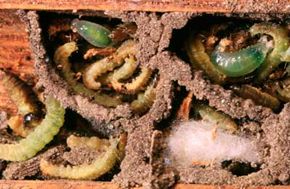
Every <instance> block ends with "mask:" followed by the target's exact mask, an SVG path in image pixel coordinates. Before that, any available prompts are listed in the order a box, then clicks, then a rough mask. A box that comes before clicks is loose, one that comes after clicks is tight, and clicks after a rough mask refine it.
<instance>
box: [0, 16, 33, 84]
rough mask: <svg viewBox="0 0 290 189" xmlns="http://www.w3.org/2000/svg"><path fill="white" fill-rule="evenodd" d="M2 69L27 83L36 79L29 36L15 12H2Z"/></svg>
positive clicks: (0, 32)
mask: <svg viewBox="0 0 290 189" xmlns="http://www.w3.org/2000/svg"><path fill="white" fill-rule="evenodd" d="M0 68H3V69H6V70H10V71H11V72H13V73H15V74H16V75H18V76H19V77H20V78H22V79H24V80H25V81H27V82H32V81H33V79H34V67H33V61H32V57H31V50H30V46H29V41H28V34H27V32H26V30H25V25H24V24H23V23H22V22H21V21H20V19H19V17H18V16H17V15H16V12H15V10H0Z"/></svg>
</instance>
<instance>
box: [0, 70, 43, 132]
mask: <svg viewBox="0 0 290 189" xmlns="http://www.w3.org/2000/svg"><path fill="white" fill-rule="evenodd" d="M0 74H1V77H2V78H1V80H0V82H1V84H2V85H3V86H4V88H5V90H6V91H7V93H8V95H9V96H10V98H11V100H12V101H13V102H14V103H15V104H16V106H17V108H18V112H17V115H10V118H9V120H8V125H9V127H10V128H11V129H12V130H13V131H14V133H15V134H16V135H19V136H22V137H26V136H27V135H28V133H30V132H31V131H32V128H33V127H35V126H37V125H38V124H39V121H40V117H39V116H40V114H41V111H40V109H41V108H40V107H39V105H38V101H37V97H36V96H35V94H34V93H33V91H32V90H31V89H30V88H29V87H28V86H27V85H26V84H25V83H24V82H23V81H21V80H20V79H18V78H17V77H16V76H14V75H12V74H9V73H5V72H2V71H1V72H0Z"/></svg>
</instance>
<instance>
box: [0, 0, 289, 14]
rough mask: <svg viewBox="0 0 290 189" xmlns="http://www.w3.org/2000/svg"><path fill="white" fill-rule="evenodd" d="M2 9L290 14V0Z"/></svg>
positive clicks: (3, 5) (52, 0)
mask: <svg viewBox="0 0 290 189" xmlns="http://www.w3.org/2000/svg"><path fill="white" fill-rule="evenodd" d="M0 9H37V10H75V11H76V10H118V11H119V10H123V11H132V10H135V11H158V12H166V11H193V12H208V13H212V12H224V13H229V12H236V13H237V12H259V13H262V12H263V13H289V10H290V2H289V0H262V1H253V0H61V1H60V0H0Z"/></svg>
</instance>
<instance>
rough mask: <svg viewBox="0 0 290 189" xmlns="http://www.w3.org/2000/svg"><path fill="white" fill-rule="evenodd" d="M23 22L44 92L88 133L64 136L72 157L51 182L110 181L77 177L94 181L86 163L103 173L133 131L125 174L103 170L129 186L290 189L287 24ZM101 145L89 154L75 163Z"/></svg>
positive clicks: (116, 18) (110, 19)
mask: <svg viewBox="0 0 290 189" xmlns="http://www.w3.org/2000/svg"><path fill="white" fill-rule="evenodd" d="M21 14H22V16H23V17H24V21H25V22H26V24H27V26H28V29H29V32H30V40H31V43H32V47H33V51H34V55H35V63H36V70H37V73H38V76H39V83H38V85H39V86H41V88H42V90H43V94H44V95H45V96H54V97H55V98H56V99H57V100H59V101H60V103H61V104H62V105H63V106H64V107H65V108H68V109H71V110H72V111H73V112H74V113H72V115H69V114H71V113H68V115H67V116H71V117H70V118H69V119H70V120H74V119H76V118H75V117H78V114H80V115H81V116H82V117H84V118H85V119H86V120H87V121H88V125H89V126H87V127H85V128H82V129H81V130H82V131H81V132H80V133H82V132H84V133H83V134H80V135H74V133H72V134H69V135H68V134H67V132H63V135H65V137H57V138H56V139H55V140H54V142H53V143H57V142H58V141H61V144H62V146H61V147H59V148H61V149H62V150H61V151H60V152H59V153H57V154H56V155H49V156H46V158H44V159H43V160H42V161H40V165H41V166H40V169H43V168H44V169H45V171H44V172H45V173H46V174H45V175H48V176H47V177H45V179H49V178H52V177H61V176H63V175H66V177H65V178H68V179H94V178H92V177H95V176H96V175H97V176H98V174H100V173H90V174H89V176H87V177H86V176H82V177H78V178H77V177H76V176H77V175H74V174H72V173H70V172H72V170H74V169H78V170H80V172H81V173H82V174H83V175H86V174H88V173H87V172H86V171H84V172H83V171H82V169H83V168H86V169H87V170H91V168H90V167H82V166H79V165H80V164H83V163H84V162H85V163H87V164H94V165H95V163H96V162H95V160H96V159H95V157H97V156H98V153H99V151H102V150H103V151H102V152H105V153H104V154H105V155H104V156H102V157H103V158H104V157H106V158H108V159H107V160H106V161H107V162H118V163H120V162H119V159H118V158H116V157H115V156H114V155H112V154H116V153H115V152H116V151H119V150H120V149H119V145H117V144H120V141H122V140H121V138H122V134H121V133H127V145H126V148H125V149H124V154H125V155H124V159H123V161H122V162H121V163H120V167H119V166H117V167H118V168H116V169H117V171H115V169H114V168H113V169H111V168H112V167H114V166H112V165H113V163H111V167H109V166H108V165H103V166H104V167H105V169H106V170H108V171H109V170H113V173H112V174H110V173H109V176H108V177H106V176H104V180H112V175H114V179H113V181H115V182H117V183H118V184H120V185H121V186H123V187H133V186H136V185H143V186H146V187H147V186H149V187H151V188H165V187H169V186H172V185H173V184H174V183H176V182H181V183H200V184H238V185H243V186H245V185H253V184H254V185H270V184H289V171H288V170H287V167H289V165H290V164H289V158H288V159H287V158H285V157H288V156H289V146H290V145H289V140H288V135H289V124H290V122H289V120H290V119H289V115H290V114H289V112H290V109H289V96H288V95H289V90H288V89H289V86H290V85H289V65H288V62H289V56H290V55H289V44H290V42H289V29H288V25H287V21H285V22H284V20H283V19H282V17H281V18H279V17H274V16H273V17H271V15H268V16H267V17H266V16H265V15H232V16H229V15H221V14H219V15H206V14H203V15H195V14H192V13H163V14H156V13H146V12H122V13H119V12H105V13H104V12H92V11H89V12H88V11H84V12H77V13H70V12H34V11H29V12H22V13H21ZM266 19H267V20H266ZM279 19H280V20H279ZM87 128H88V129H87ZM68 133H70V132H68ZM61 134H62V132H61ZM95 136H99V137H100V138H102V137H103V138H106V140H104V141H103V140H102V139H99V138H96V137H95ZM88 137H89V138H88ZM94 137H95V138H94ZM110 137H112V138H114V139H115V140H113V139H112V140H109V138H110ZM118 141H119V142H118ZM76 143H77V144H78V145H81V149H79V148H78V149H77V150H74V147H75V144H76ZM96 143H98V144H99V145H100V146H101V147H100V148H98V149H97V151H98V152H95V151H94V153H93V154H89V155H88V156H87V157H88V158H81V157H80V159H79V160H75V159H71V158H70V155H69V154H70V153H74V152H75V153H82V154H87V152H86V151H82V148H83V147H84V146H85V147H86V148H91V146H92V144H96ZM63 146H65V147H63ZM114 146H115V148H114ZM121 146H122V145H121ZM67 148H69V149H68V150H67ZM104 148H105V150H104ZM217 149H218V150H217ZM94 150H96V149H95V148H94ZM109 152H110V153H109ZM117 154H118V153H117ZM121 154H122V153H121ZM120 156H122V155H120ZM118 157H119V156H118ZM30 160H31V161H33V159H30ZM30 160H28V161H30ZM98 160H100V159H98ZM35 161H36V160H35ZM75 161H77V162H75ZM101 161H105V160H104V159H101ZM80 162H81V163H80ZM118 163H117V164H118ZM96 166H101V165H99V164H98V165H97V164H96ZM8 167H10V166H9V165H8ZM12 167H13V166H12ZM119 171H120V172H119ZM51 173H54V174H51ZM56 173H61V175H56ZM116 173H118V174H116ZM10 175H11V174H10ZM10 178H12V177H10ZM21 178H24V177H21ZM33 178H34V177H33ZM98 179H100V180H102V179H103V177H98Z"/></svg>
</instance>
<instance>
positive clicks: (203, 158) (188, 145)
mask: <svg viewBox="0 0 290 189" xmlns="http://www.w3.org/2000/svg"><path fill="white" fill-rule="evenodd" d="M214 128H215V127H214V125H212V123H209V122H204V121H188V122H182V123H180V125H178V126H177V128H176V130H174V131H172V133H171V135H170V136H169V138H168V146H169V153H170V156H171V157H172V158H173V159H174V162H176V163H177V164H180V165H184V166H190V165H193V164H196V163H197V164H198V163H201V164H210V163H212V162H221V161H224V160H238V161H245V162H258V161H259V157H258V150H257V148H256V146H255V145H254V144H253V143H252V141H251V140H250V139H247V138H242V137H239V136H236V135H232V134H228V133H226V132H223V131H222V130H216V129H214Z"/></svg>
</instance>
